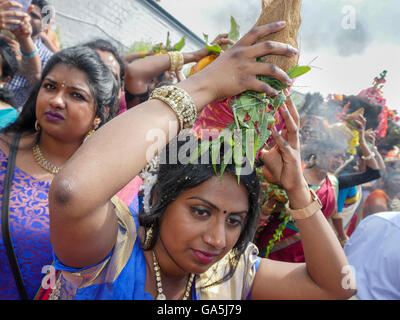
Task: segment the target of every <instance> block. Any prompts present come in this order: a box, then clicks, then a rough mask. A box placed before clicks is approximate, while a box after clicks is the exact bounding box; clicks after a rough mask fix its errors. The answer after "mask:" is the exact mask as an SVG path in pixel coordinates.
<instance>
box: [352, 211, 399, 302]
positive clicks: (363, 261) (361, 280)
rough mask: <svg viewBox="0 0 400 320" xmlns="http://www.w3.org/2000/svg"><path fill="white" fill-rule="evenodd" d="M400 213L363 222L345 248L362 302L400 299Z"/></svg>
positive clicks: (382, 213) (387, 214)
mask: <svg viewBox="0 0 400 320" xmlns="http://www.w3.org/2000/svg"><path fill="white" fill-rule="evenodd" d="M399 243H400V211H391V212H380V213H375V214H372V215H369V216H368V217H366V218H365V219H363V220H362V221H361V222H360V224H359V225H358V227H357V229H356V230H355V231H354V233H353V234H352V235H351V237H350V239H349V241H348V242H347V243H346V245H345V247H344V252H345V254H346V257H347V259H348V261H349V264H350V266H352V268H354V271H353V273H354V274H355V280H356V283H357V288H358V291H357V295H356V296H355V297H356V298H358V299H360V300H400V250H399Z"/></svg>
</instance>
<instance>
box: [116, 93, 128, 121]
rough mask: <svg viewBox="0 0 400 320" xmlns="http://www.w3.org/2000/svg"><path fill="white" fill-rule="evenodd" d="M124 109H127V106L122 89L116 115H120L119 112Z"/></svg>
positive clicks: (122, 111)
mask: <svg viewBox="0 0 400 320" xmlns="http://www.w3.org/2000/svg"><path fill="white" fill-rule="evenodd" d="M126 110H128V107H127V105H126V99H125V91H122V92H121V99H119V111H118V115H120V114H121V113H124V112H125V111H126Z"/></svg>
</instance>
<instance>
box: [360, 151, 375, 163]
mask: <svg viewBox="0 0 400 320" xmlns="http://www.w3.org/2000/svg"><path fill="white" fill-rule="evenodd" d="M373 158H375V153H373V152H371V153H370V155H369V156H366V157H365V156H361V159H363V160H365V161H368V160H372V159H373Z"/></svg>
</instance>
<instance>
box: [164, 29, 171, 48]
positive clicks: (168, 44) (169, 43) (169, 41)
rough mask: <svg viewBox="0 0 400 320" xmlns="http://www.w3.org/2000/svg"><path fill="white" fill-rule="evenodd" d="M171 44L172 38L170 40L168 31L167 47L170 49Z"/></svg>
mask: <svg viewBox="0 0 400 320" xmlns="http://www.w3.org/2000/svg"><path fill="white" fill-rule="evenodd" d="M170 46H171V40H170V33H169V31H168V32H167V43H166V44H165V48H166V49H167V50H169V47H170Z"/></svg>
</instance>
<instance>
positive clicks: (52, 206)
mask: <svg viewBox="0 0 400 320" xmlns="http://www.w3.org/2000/svg"><path fill="white" fill-rule="evenodd" d="M47 5H48V3H47V2H46V1H45V0H33V1H32V4H31V6H30V8H29V9H28V10H27V11H24V10H10V8H20V9H21V8H22V6H21V4H19V2H15V1H8V0H0V29H1V35H0V57H1V59H0V61H1V74H0V80H1V83H0V130H1V132H0V160H1V171H0V186H1V190H0V192H1V205H2V216H1V217H0V221H1V224H2V229H1V234H2V237H1V238H0V299H2V300H16V299H40V300H47V299H93V300H94V299H96V300H97V299H123V300H132V299H133V300H147V299H168V300H172V299H175V300H179V299H184V300H188V299H193V300H199V299H214V300H230V299H256V300H264V299H350V298H358V299H399V298H400V287H399V283H400V279H399V276H400V275H399V272H398V270H399V266H400V262H399V258H400V255H399V254H398V252H397V251H396V249H395V244H396V239H397V238H398V237H399V234H400V230H399V227H400V224H399V222H400V220H399V219H400V149H399V148H398V147H399V146H400V144H399V145H398V146H395V145H394V146H393V150H391V151H390V152H389V153H387V154H385V155H382V153H381V152H380V150H379V145H378V146H377V145H376V143H377V139H376V135H375V132H374V130H367V119H366V118H365V116H364V113H363V110H362V109H360V110H357V112H354V113H352V114H349V115H347V116H346V117H345V118H343V119H341V120H337V119H335V120H332V119H328V118H324V117H321V116H320V115H309V114H307V115H301V114H299V112H298V109H297V108H296V106H295V105H294V103H293V101H292V99H291V98H290V97H289V98H287V100H286V101H285V103H282V104H281V106H280V107H279V114H280V117H281V119H282V121H283V123H284V125H285V126H284V128H283V130H278V129H277V128H276V127H274V126H272V127H271V136H272V140H271V141H270V142H269V143H266V144H265V146H264V147H263V148H262V149H261V151H260V152H259V154H258V160H257V166H256V167H255V168H253V170H252V172H251V173H250V174H244V173H242V174H241V173H238V171H237V166H236V165H235V164H234V163H232V162H230V163H228V164H225V163H217V162H216V161H215V156H214V154H213V153H208V154H206V156H204V155H203V158H202V162H201V163H200V164H199V163H195V162H193V161H185V160H187V157H183V156H182V157H180V156H179V155H182V154H187V153H188V152H189V151H190V150H195V149H196V148H198V138H199V137H198V136H196V134H194V131H193V128H196V127H198V126H199V120H198V119H202V118H203V119H204V117H207V114H208V113H207V112H205V110H206V108H205V106H208V105H210V104H211V103H212V102H215V101H221V100H224V99H227V98H231V97H235V96H237V95H239V94H241V93H242V92H245V91H247V90H253V91H257V92H262V93H265V95H266V96H271V97H274V96H275V95H276V92H275V90H274V89H272V88H271V87H270V86H269V85H267V84H265V83H264V82H262V81H261V80H260V79H259V78H258V77H257V76H259V75H264V76H269V77H272V78H275V79H276V80H277V81H279V82H280V83H282V84H286V85H288V84H291V83H292V81H291V79H289V77H288V75H287V74H286V72H284V71H283V70H281V69H280V68H279V67H277V66H274V65H271V64H268V63H261V62H256V58H258V57H261V56H267V55H278V56H287V57H293V56H295V55H297V54H298V50H297V49H296V48H293V47H292V46H290V45H287V44H284V43H279V42H274V43H272V42H268V43H267V45H265V43H263V42H258V40H259V39H261V38H263V36H266V35H268V34H271V33H275V32H279V31H280V30H283V29H284V28H285V26H286V24H285V22H276V23H271V24H266V25H263V26H259V27H255V28H253V29H252V30H251V31H250V32H249V33H247V34H246V35H244V36H243V37H242V38H241V39H240V40H238V41H237V42H236V43H235V42H233V41H232V40H230V39H229V38H228V35H227V34H221V35H219V36H218V37H217V38H216V39H215V40H214V42H213V44H216V45H219V46H220V47H221V48H223V49H224V50H223V51H222V53H221V54H220V55H219V56H218V57H217V56H215V55H213V58H212V59H210V58H209V57H210V54H211V53H210V52H209V51H208V50H207V48H206V47H204V48H202V49H199V50H197V51H194V52H182V53H181V52H177V51H174V52H166V53H161V54H153V52H149V53H146V54H142V53H141V54H128V55H123V54H122V53H120V52H118V50H117V49H116V48H115V46H114V45H113V44H112V43H110V42H109V41H107V40H105V39H93V41H91V42H88V43H80V44H77V45H76V46H73V47H68V48H63V49H61V46H60V43H59V40H58V39H57V36H56V35H55V34H54V32H53V31H52V28H51V27H50V26H48V25H44V24H43V20H44V16H43V12H44V11H43V10H42V9H43V8H44V7H45V6H47ZM50 20H51V21H52V23H54V20H55V15H53V16H52V19H50ZM228 46H229V47H230V48H229V49H228ZM205 60H207V63H206V65H207V67H205V65H204V61H205ZM201 63H202V66H201V67H199V66H200V64H201ZM187 64H193V65H195V66H196V68H194V69H192V71H193V70H195V71H193V72H191V73H190V74H189V75H186V76H185V75H184V74H183V72H182V68H183V66H184V65H187ZM200 69H202V70H200ZM207 110H208V112H209V111H210V109H207ZM214 111H215V113H216V116H218V110H214ZM201 123H203V122H201ZM149 133H150V135H152V133H153V134H154V133H156V135H157V136H158V137H161V136H162V137H163V139H158V142H157V145H156V147H154V141H150V140H149V139H148V136H149ZM122 138H124V139H122ZM399 143H400V142H399ZM219 148H220V149H219V150H217V153H223V152H226V149H225V148H226V146H224V145H221V146H219ZM177 155H178V156H177ZM162 159H164V160H165V161H162ZM203 160H204V162H203ZM216 173H217V175H216ZM218 173H220V174H219V175H220V176H221V177H219V176H218ZM273 187H277V188H279V190H281V191H283V192H284V193H283V194H284V196H283V197H281V198H279V197H274V196H272V194H271V193H269V194H268V190H271V188H273ZM265 194H267V196H266V197H264V196H263V195H265ZM366 261H367V262H366ZM348 266H351V267H352V268H350V271H349V272H346V270H348V268H347V267H348ZM344 279H349V280H348V281H347V282H346V281H344Z"/></svg>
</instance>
